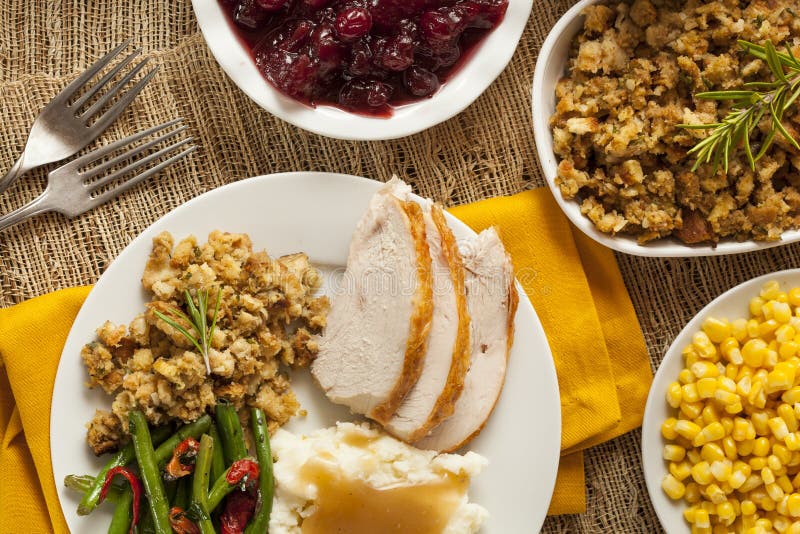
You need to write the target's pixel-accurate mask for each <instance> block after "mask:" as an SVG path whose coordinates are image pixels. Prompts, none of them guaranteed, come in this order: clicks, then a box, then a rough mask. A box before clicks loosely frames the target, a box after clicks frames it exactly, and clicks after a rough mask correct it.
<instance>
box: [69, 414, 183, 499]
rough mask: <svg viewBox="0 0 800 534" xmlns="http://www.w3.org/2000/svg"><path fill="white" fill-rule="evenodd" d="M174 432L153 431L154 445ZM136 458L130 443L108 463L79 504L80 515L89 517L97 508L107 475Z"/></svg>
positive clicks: (164, 428)
mask: <svg viewBox="0 0 800 534" xmlns="http://www.w3.org/2000/svg"><path fill="white" fill-rule="evenodd" d="M171 432H172V430H171V429H170V428H169V427H168V426H162V427H158V428H154V429H153V435H152V436H153V443H154V444H155V445H158V444H159V443H161V442H162V441H164V440H165V439H167V437H169V435H170V433H171ZM135 457H136V453H135V452H134V450H133V443H128V444H127V445H125V446H124V447H122V449H120V451H119V452H117V453H116V454H115V455H114V456H113V457H112V458H111V459H110V460H109V461H108V462H107V463H106V465H105V466H103V469H101V470H100V472H99V473H98V474H97V476H96V477H95V478H94V483H93V484H92V486H91V487H90V488H89V489H88V490H87V491H86V493H85V494H84V495H83V499H81V502H80V504H78V515H88V514H90V513H92V510H94V509H95V508H97V500H98V499H99V498H100V490H101V489H102V488H103V483H104V482H105V481H106V473H108V471H109V469H111V468H113V467H117V466H122V465H127V464H129V463H131V462H132V461H133V460H134V458H135Z"/></svg>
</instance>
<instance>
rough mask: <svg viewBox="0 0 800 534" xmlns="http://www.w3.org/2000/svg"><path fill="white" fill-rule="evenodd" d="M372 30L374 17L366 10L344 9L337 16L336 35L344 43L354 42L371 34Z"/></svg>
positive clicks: (357, 8) (359, 8)
mask: <svg viewBox="0 0 800 534" xmlns="http://www.w3.org/2000/svg"><path fill="white" fill-rule="evenodd" d="M370 29H372V15H370V14H369V11H367V10H366V9H364V8H361V7H350V8H346V9H342V10H341V11H339V13H338V14H337V15H336V33H337V35H338V36H339V38H340V39H341V40H342V41H346V42H352V41H355V40H357V39H359V38H360V37H363V36H365V35H367V34H368V33H369V30H370Z"/></svg>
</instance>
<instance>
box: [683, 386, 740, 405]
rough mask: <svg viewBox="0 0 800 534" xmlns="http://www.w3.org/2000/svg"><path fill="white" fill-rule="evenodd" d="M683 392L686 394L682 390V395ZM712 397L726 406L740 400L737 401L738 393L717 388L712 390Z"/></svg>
mask: <svg viewBox="0 0 800 534" xmlns="http://www.w3.org/2000/svg"><path fill="white" fill-rule="evenodd" d="M695 391H696V390H695ZM685 394H686V392H685V391H684V395H685ZM714 398H715V399H717V400H718V401H719V402H721V403H722V404H723V405H726V406H731V405H733V404H736V403H738V402H740V401H739V395H737V394H735V393H731V392H729V391H725V390H724V389H717V390H716V391H715V392H714Z"/></svg>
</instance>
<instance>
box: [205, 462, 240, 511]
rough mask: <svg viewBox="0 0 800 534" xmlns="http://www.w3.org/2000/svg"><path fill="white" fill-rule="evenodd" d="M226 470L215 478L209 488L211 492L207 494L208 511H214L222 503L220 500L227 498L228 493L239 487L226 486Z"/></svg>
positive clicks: (236, 485) (235, 485)
mask: <svg viewBox="0 0 800 534" xmlns="http://www.w3.org/2000/svg"><path fill="white" fill-rule="evenodd" d="M230 470H231V468H230V467H229V468H228V469H226V470H225V471H224V472H223V473H222V474H221V475H220V476H218V477H217V479H216V481H215V482H214V484H213V485H212V486H211V491H209V492H208V509H209V510H214V509H215V508H216V507H217V506H219V504H220V503H221V502H222V499H224V498H225V497H227V496H228V494H229V493H230V492H232V491H233V490H234V489H236V488H237V487H239V485H238V484H234V485H230V484H228V471H230Z"/></svg>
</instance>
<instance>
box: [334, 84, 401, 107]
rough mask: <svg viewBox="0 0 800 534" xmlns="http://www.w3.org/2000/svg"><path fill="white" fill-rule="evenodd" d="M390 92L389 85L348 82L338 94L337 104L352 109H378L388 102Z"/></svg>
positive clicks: (391, 90) (390, 95)
mask: <svg viewBox="0 0 800 534" xmlns="http://www.w3.org/2000/svg"><path fill="white" fill-rule="evenodd" d="M392 92H393V89H392V87H391V86H390V85H388V84H385V83H383V82H379V81H377V80H350V81H349V82H347V83H346V84H344V86H342V90H341V91H340V92H339V103H340V104H341V105H343V106H345V107H349V108H354V109H363V108H365V107H370V108H379V107H381V106H385V105H386V104H387V103H388V102H389V99H390V98H391V97H392Z"/></svg>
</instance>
